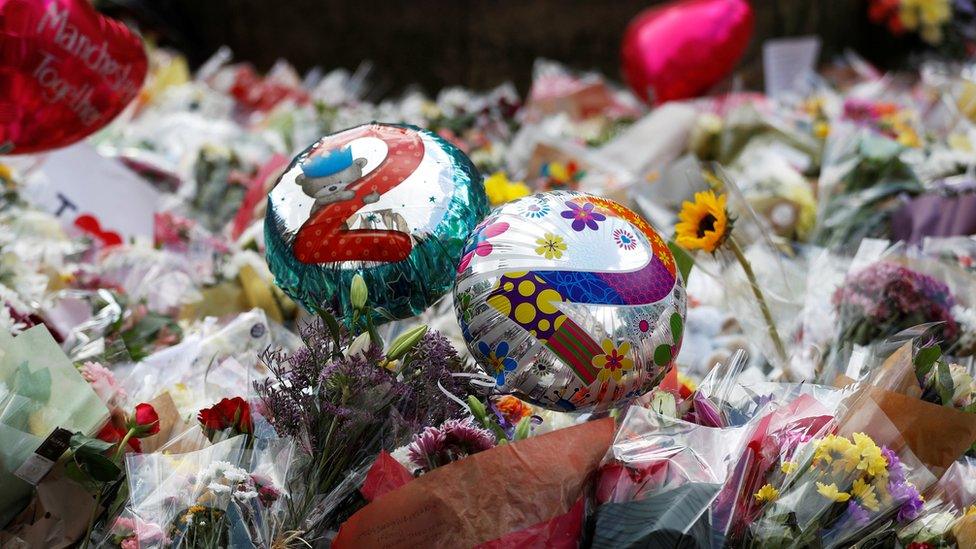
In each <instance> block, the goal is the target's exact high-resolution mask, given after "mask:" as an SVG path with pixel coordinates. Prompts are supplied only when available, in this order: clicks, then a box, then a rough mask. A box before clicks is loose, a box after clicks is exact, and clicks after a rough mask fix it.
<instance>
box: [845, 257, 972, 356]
mask: <svg viewBox="0 0 976 549" xmlns="http://www.w3.org/2000/svg"><path fill="white" fill-rule="evenodd" d="M833 301H834V304H835V305H836V306H837V309H838V311H839V313H840V316H841V319H842V320H844V321H845V324H847V325H848V326H847V328H846V329H847V331H848V333H849V335H850V336H851V337H852V338H853V341H854V342H855V343H860V344H867V343H870V342H871V341H873V340H875V339H877V338H880V337H886V336H890V335H894V334H895V333H897V332H899V331H901V330H903V329H905V328H910V327H912V326H916V325H918V324H920V323H925V322H942V323H943V325H942V329H941V330H942V336H943V337H944V338H945V339H946V340H952V339H954V338H955V337H956V334H957V332H958V331H959V328H958V325H957V324H956V321H955V319H954V318H953V316H952V313H951V309H952V306H953V305H954V304H955V299H954V298H953V296H952V293H951V291H950V290H949V287H948V286H946V285H945V284H944V283H942V282H941V281H939V280H936V279H935V278H932V277H931V276H928V275H926V274H923V273H920V272H917V271H913V270H911V269H908V268H906V267H903V266H901V265H898V264H897V263H891V262H887V261H881V262H878V263H875V264H873V265H871V266H869V267H867V268H865V269H863V270H861V271H859V272H857V273H856V274H854V275H852V276H850V277H848V278H847V279H846V280H845V283H844V285H843V286H842V287H841V288H838V290H837V292H836V293H835V294H834V298H833Z"/></svg>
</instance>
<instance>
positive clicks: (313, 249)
mask: <svg viewBox="0 0 976 549" xmlns="http://www.w3.org/2000/svg"><path fill="white" fill-rule="evenodd" d="M363 137H376V138H378V139H381V140H382V141H383V142H384V143H386V146H387V152H386V158H384V159H383V161H382V162H380V164H379V166H377V167H376V168H375V169H373V171H371V172H369V173H368V174H366V175H364V176H362V177H361V178H359V179H358V180H356V181H355V182H353V183H351V184H350V185H349V186H348V187H347V188H346V189H347V190H351V191H354V192H355V195H354V196H353V197H352V198H350V199H348V200H340V201H336V202H333V203H331V204H328V205H327V206H325V207H324V208H322V209H321V210H319V211H318V212H316V213H315V214H314V215H312V216H311V217H310V218H309V220H308V221H306V222H305V223H304V224H303V225H302V227H301V228H300V229H299V230H298V234H297V235H296V237H295V243H294V245H293V247H292V250H293V251H294V253H295V257H296V258H297V259H298V260H299V261H301V262H302V263H334V262H338V261H381V262H394V261H402V260H404V259H406V258H407V256H409V255H410V251H411V250H412V249H413V245H412V244H411V242H410V235H409V234H407V233H404V232H400V231H393V230H380V229H348V228H346V227H345V222H346V220H347V219H349V217H351V216H352V215H353V214H355V213H356V212H357V211H359V209H360V208H362V207H364V206H365V205H366V201H365V200H364V199H365V197H367V196H369V195H374V196H375V194H374V193H378V194H379V195H382V194H383V193H385V192H387V191H389V190H390V189H392V188H394V187H396V186H397V185H399V184H400V183H403V181H404V180H405V179H406V178H407V177H408V176H409V175H410V174H412V173H413V172H414V171H415V170H416V169H417V166H419V165H420V161H421V159H422V158H423V156H424V142H423V140H421V138H420V134H419V133H417V132H416V131H414V130H411V129H409V128H401V127H397V126H379V125H372V126H366V127H363V128H356V129H353V130H349V131H345V132H342V133H340V134H338V135H335V136H333V137H332V138H330V139H327V140H325V141H324V142H322V143H320V144H319V147H318V148H317V149H316V150H315V151H313V152H312V154H315V153H316V152H318V151H320V150H322V151H326V152H327V151H334V150H338V149H341V148H342V147H344V146H346V145H348V144H349V143H350V142H352V141H353V140H355V139H360V138H363Z"/></svg>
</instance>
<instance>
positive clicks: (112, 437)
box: [96, 421, 142, 452]
mask: <svg viewBox="0 0 976 549" xmlns="http://www.w3.org/2000/svg"><path fill="white" fill-rule="evenodd" d="M123 437H125V431H123V430H122V429H119V428H118V427H116V426H115V424H114V423H112V422H111V421H109V422H108V423H106V424H105V427H102V430H101V431H99V432H98V435H96V438H98V439H99V440H104V441H105V442H111V443H114V444H117V443H119V442H120V441H121V440H122V438H123ZM128 445H129V447H130V448H132V449H133V450H135V451H136V452H142V444H141V443H140V442H139V439H137V438H130V439H129V442H128Z"/></svg>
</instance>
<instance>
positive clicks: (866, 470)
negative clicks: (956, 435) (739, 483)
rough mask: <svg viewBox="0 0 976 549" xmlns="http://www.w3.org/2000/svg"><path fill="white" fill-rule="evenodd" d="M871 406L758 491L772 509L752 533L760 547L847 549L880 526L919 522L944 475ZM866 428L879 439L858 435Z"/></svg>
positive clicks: (808, 446)
mask: <svg viewBox="0 0 976 549" xmlns="http://www.w3.org/2000/svg"><path fill="white" fill-rule="evenodd" d="M866 406H867V404H862V408H861V410H862V411H864V415H863V416H860V417H858V418H856V419H857V420H859V421H854V422H849V421H844V420H841V421H840V422H839V423H838V424H835V427H834V428H830V429H829V430H827V431H826V432H825V433H824V434H822V435H820V436H817V437H816V438H814V439H813V440H810V441H809V442H807V443H805V444H803V445H802V446H801V447H800V449H799V450H798V451H797V452H796V454H795V455H794V456H793V457H792V459H790V460H788V461H783V462H781V463H780V464H779V470H780V472H781V479H782V480H777V479H773V480H772V481H771V482H770V483H769V485H770V486H771V489H770V490H766V491H765V492H764V493H762V494H760V493H759V492H757V496H756V497H757V499H762V500H764V501H765V502H767V503H766V505H765V507H764V509H763V512H762V515H761V516H760V517H759V518H758V519H757V520H756V521H755V522H754V523H753V524H752V526H751V527H750V532H749V541H750V543H751V544H752V546H757V547H793V546H805V545H810V544H813V545H819V546H823V547H836V546H843V545H845V544H847V543H850V542H851V541H853V540H856V539H857V537H858V536H859V535H863V534H865V533H867V532H869V531H870V529H871V528H872V527H873V526H874V525H876V524H878V523H879V522H882V521H885V520H894V521H897V522H899V523H902V524H906V523H908V522H909V521H912V520H914V519H915V518H917V517H918V515H919V513H920V511H921V507H922V501H923V500H922V496H921V492H922V491H924V490H925V489H926V488H927V487H928V486H930V485H931V484H933V483H934V482H935V480H936V477H935V476H934V475H933V474H932V473H931V472H930V471H929V469H928V468H927V467H926V466H925V465H924V464H923V463H922V462H920V461H919V460H918V458H917V457H916V456H915V454H914V453H912V451H911V450H910V449H909V448H908V447H907V445H905V443H904V441H903V439H902V435H901V433H900V432H899V430H898V429H897V428H896V427H895V426H894V425H893V424H892V423H891V422H890V421H888V420H887V416H886V415H885V414H884V413H883V412H881V411H880V409H878V408H877V407H875V409H874V410H873V411H874V412H876V413H870V411H867V409H866ZM864 418H870V419H869V420H868V419H864ZM861 427H863V428H865V430H867V431H870V432H871V433H873V435H869V434H867V433H865V432H864V431H859V430H853V429H857V428H861ZM835 429H836V430H835ZM831 431H834V432H831ZM879 441H880V444H879ZM773 490H775V492H774V491H773Z"/></svg>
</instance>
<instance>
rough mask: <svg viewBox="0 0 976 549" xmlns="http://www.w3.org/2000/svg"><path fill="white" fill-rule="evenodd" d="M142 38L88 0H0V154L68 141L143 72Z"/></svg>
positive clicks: (101, 117)
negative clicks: (103, 14)
mask: <svg viewBox="0 0 976 549" xmlns="http://www.w3.org/2000/svg"><path fill="white" fill-rule="evenodd" d="M146 67H147V63H146V52H145V51H144V49H143V47H142V40H141V39H140V38H139V37H138V36H136V35H135V34H134V33H133V32H132V31H131V30H129V28H128V27H126V26H125V25H124V24H123V23H121V22H120V21H116V20H114V19H111V18H108V17H104V16H102V15H100V14H99V13H98V12H96V11H95V9H94V8H93V7H92V6H91V5H90V4H89V2H88V0H0V154H11V153H14V154H18V153H31V152H39V151H44V150H48V149H53V148H57V147H63V146H65V145H68V144H71V143H74V142H75V141H78V140H79V139H81V138H83V137H85V136H87V135H89V134H91V133H92V132H94V131H96V130H98V129H99V128H101V127H102V126H104V125H105V124H108V123H109V122H110V121H111V120H112V119H113V118H115V116H116V115H117V114H119V112H121V111H122V109H123V108H125V106H126V105H127V104H128V103H129V102H130V101H132V99H133V98H134V97H135V96H136V94H137V93H139V89H140V88H141V87H142V81H143V80H144V79H145V78H146Z"/></svg>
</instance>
